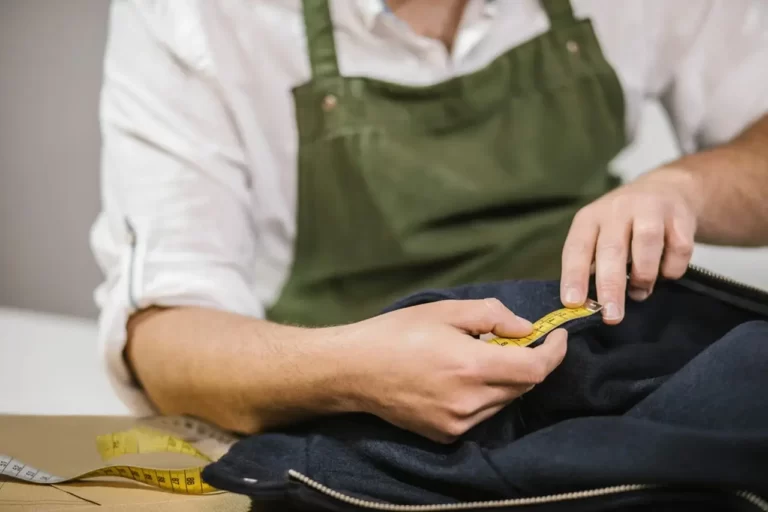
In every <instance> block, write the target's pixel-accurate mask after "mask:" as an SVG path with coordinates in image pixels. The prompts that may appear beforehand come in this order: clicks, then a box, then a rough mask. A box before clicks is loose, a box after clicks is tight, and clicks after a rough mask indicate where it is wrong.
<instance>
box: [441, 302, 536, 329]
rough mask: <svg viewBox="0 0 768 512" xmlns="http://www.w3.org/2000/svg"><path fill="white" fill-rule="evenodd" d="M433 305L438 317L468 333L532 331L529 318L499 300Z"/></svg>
mask: <svg viewBox="0 0 768 512" xmlns="http://www.w3.org/2000/svg"><path fill="white" fill-rule="evenodd" d="M436 306H437V307H438V308H439V311H437V313H436V314H437V315H438V318H439V319H440V320H442V321H444V322H446V323H447V324H449V325H452V326H454V327H456V328H457V329H461V330H462V331H464V332H466V333H468V334H473V335H476V334H486V333H493V334H495V335H497V336H504V337H513V338H516V337H522V336H527V335H529V334H530V333H531V332H532V331H533V324H531V322H530V321H529V320H526V319H525V318H522V317H519V316H517V315H515V314H514V313H513V312H512V311H510V310H509V309H508V308H507V307H506V306H504V304H502V303H501V301H500V300H498V299H493V298H490V299H480V300H464V301H443V302H441V303H437V304H436Z"/></svg>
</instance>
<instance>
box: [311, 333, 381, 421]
mask: <svg viewBox="0 0 768 512" xmlns="http://www.w3.org/2000/svg"><path fill="white" fill-rule="evenodd" d="M358 330H359V328H358V325H357V324H352V325H344V326H335V327H323V328H316V329H306V330H305V334H304V339H305V340H307V343H308V344H310V345H311V346H312V347H313V348H312V349H311V353H310V357H309V358H308V363H309V364H310V365H311V366H312V367H313V368H314V369H315V370H314V372H313V373H315V374H316V379H315V382H316V385H315V389H316V393H315V399H316V400H317V403H318V405H319V406H320V408H322V409H323V410H324V411H326V412H331V413H351V412H364V411H366V410H367V409H368V407H367V406H366V404H367V403H369V401H370V399H369V393H368V391H369V389H370V386H369V383H368V382H366V381H367V380H368V379H369V377H370V376H369V375H367V372H366V370H365V366H366V364H365V363H366V359H361V356H362V357H364V356H365V354H359V352H360V351H359V350H357V349H358V348H359V345H360V341H359V340H360V339H361V337H360V336H358V335H357V334H356V333H357V331H358Z"/></svg>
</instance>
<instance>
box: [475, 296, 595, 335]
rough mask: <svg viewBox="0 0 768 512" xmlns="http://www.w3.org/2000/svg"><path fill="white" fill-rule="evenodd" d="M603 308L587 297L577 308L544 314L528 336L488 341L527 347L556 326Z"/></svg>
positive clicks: (592, 313)
mask: <svg viewBox="0 0 768 512" xmlns="http://www.w3.org/2000/svg"><path fill="white" fill-rule="evenodd" d="M602 309H603V306H601V305H600V304H598V303H597V302H595V301H594V300H592V299H587V301H586V302H585V303H584V305H583V306H580V307H576V308H562V309H558V310H556V311H552V312H551V313H548V314H547V315H545V316H543V317H542V318H540V319H539V320H537V321H536V322H534V324H533V331H532V332H531V334H529V335H528V336H524V337H522V338H493V339H492V340H490V341H488V343H492V344H494V345H499V346H502V347H506V346H508V345H517V346H518V347H527V346H528V345H531V344H532V343H534V342H535V341H537V340H539V339H540V338H542V337H543V336H545V335H547V334H549V333H550V332H552V331H554V330H555V329H556V328H558V327H560V326H562V325H564V324H566V323H568V322H571V321H573V320H576V319H577V318H584V317H587V316H591V315H594V314H595V313H597V312H599V311H600V310H602Z"/></svg>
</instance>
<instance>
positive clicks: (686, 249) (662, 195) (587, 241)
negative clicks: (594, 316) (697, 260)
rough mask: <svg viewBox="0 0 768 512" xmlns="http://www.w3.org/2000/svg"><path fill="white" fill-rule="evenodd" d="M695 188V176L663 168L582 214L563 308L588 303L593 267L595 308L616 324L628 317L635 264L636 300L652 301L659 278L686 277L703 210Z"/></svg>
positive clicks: (567, 254)
mask: <svg viewBox="0 0 768 512" xmlns="http://www.w3.org/2000/svg"><path fill="white" fill-rule="evenodd" d="M696 186H697V184H696V182H695V180H694V178H693V175H692V174H691V173H688V172H686V171H684V170H682V169H677V168H674V167H669V168H662V169H659V170H656V171H653V172H651V173H648V174H646V175H644V176H641V177H640V178H638V179H637V180H635V181H634V182H631V183H629V184H627V185H624V186H623V187H620V188H618V189H616V190H614V191H612V192H610V193H608V194H606V195H605V196H603V197H602V198H600V199H598V200H597V201H595V202H593V203H592V204H590V205H588V206H586V207H585V208H583V209H582V210H581V211H579V212H578V214H577V215H576V216H575V218H574V220H573V224H572V225H571V230H570V232H569V234H568V237H567V239H566V242H565V246H564V248H563V267H562V277H561V287H562V288H561V299H562V301H563V304H565V305H566V306H578V305H581V304H583V303H584V301H585V299H586V295H587V287H588V284H589V279H590V274H591V268H592V265H593V264H594V271H595V280H596V286H597V300H598V302H600V303H601V304H603V317H604V320H605V321H606V322H607V323H611V324H615V323H618V322H620V321H621V320H622V318H623V317H624V297H625V292H627V263H628V262H629V261H631V263H632V266H631V273H630V278H629V292H628V293H629V296H630V298H632V299H634V300H638V301H642V300H645V299H646V298H647V297H648V296H649V295H650V294H651V292H652V291H653V287H654V284H655V283H656V280H657V279H658V276H659V274H661V276H663V277H665V278H670V279H677V278H679V277H681V276H682V275H683V274H684V273H685V271H686V269H687V266H688V263H689V262H690V259H691V255H692V254H693V247H694V235H695V233H696V222H697V218H698V213H699V209H700V200H699V198H698V197H697V192H696V188H695V187H696Z"/></svg>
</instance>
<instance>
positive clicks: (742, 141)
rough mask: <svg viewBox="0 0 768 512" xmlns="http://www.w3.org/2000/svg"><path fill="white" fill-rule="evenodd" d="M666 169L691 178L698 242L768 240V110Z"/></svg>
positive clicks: (764, 242) (752, 242) (762, 242)
mask: <svg viewBox="0 0 768 512" xmlns="http://www.w3.org/2000/svg"><path fill="white" fill-rule="evenodd" d="M665 170H672V171H673V172H676V171H681V172H682V173H684V174H686V175H687V176H688V177H690V178H691V183H692V187H691V188H690V194H689V196H690V201H691V202H692V203H693V205H694V210H695V211H696V216H697V221H698V224H697V232H696V240H697V241H699V242H703V243H710V244H718V245H737V246H759V245H768V115H766V116H763V117H762V119H760V120H759V121H758V122H756V123H755V124H753V125H752V126H751V127H749V128H748V129H747V130H745V131H744V132H743V133H742V134H741V135H740V136H738V137H737V138H736V139H735V140H733V141H732V142H730V143H727V144H724V145H721V146H718V147H716V148H713V149H710V150H706V151H702V152H699V153H696V154H692V155H689V156H685V157H683V158H681V159H680V160H678V161H676V162H673V163H671V164H669V165H667V166H665V167H664V168H662V169H661V171H665Z"/></svg>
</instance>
